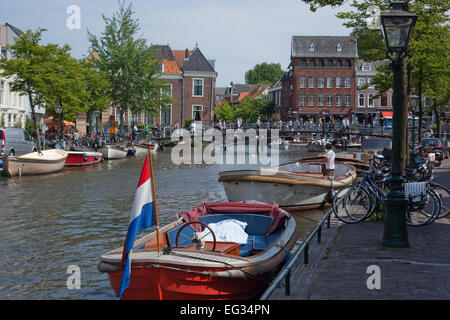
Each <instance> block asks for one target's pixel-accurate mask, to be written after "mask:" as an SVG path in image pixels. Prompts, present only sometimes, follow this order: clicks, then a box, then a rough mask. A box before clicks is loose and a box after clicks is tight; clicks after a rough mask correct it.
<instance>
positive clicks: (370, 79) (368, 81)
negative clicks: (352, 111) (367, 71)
mask: <svg viewBox="0 0 450 320" xmlns="http://www.w3.org/2000/svg"><path fill="white" fill-rule="evenodd" d="M367 83H368V84H369V88H370V89H375V85H374V84H373V83H372V78H367Z"/></svg>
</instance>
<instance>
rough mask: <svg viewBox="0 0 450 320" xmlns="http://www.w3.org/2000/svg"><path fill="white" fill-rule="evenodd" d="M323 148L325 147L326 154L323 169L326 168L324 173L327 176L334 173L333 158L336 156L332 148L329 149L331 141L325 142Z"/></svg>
mask: <svg viewBox="0 0 450 320" xmlns="http://www.w3.org/2000/svg"><path fill="white" fill-rule="evenodd" d="M325 148H326V149H327V154H326V158H325V160H326V164H325V169H326V173H325V174H326V175H327V176H333V175H334V159H335V158H336V154H335V153H334V151H333V149H331V143H327V145H326V146H325Z"/></svg>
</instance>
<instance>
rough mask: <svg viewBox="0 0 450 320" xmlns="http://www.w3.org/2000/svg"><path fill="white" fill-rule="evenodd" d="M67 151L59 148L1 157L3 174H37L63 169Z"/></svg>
mask: <svg viewBox="0 0 450 320" xmlns="http://www.w3.org/2000/svg"><path fill="white" fill-rule="evenodd" d="M67 156H68V154H67V152H66V151H64V150H59V149H49V150H44V151H42V152H41V153H39V152H31V153H27V154H24V155H22V156H19V157H15V156H9V157H4V158H3V174H6V175H9V176H23V175H39V174H47V173H54V172H58V171H61V170H63V169H64V164H65V162H66V159H67Z"/></svg>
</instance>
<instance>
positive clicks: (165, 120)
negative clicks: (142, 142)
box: [160, 104, 172, 126]
mask: <svg viewBox="0 0 450 320" xmlns="http://www.w3.org/2000/svg"><path fill="white" fill-rule="evenodd" d="M160 118H161V125H162V126H170V125H171V124H172V105H170V104H169V108H167V109H161V112H160Z"/></svg>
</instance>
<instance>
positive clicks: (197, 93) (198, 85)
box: [193, 78, 203, 97]
mask: <svg viewBox="0 0 450 320" xmlns="http://www.w3.org/2000/svg"><path fill="white" fill-rule="evenodd" d="M193 91H194V92H193V96H194V97H203V79H196V78H194V82H193Z"/></svg>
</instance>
